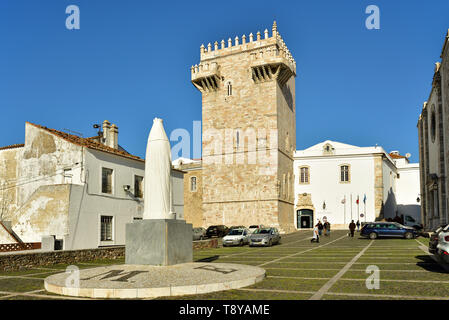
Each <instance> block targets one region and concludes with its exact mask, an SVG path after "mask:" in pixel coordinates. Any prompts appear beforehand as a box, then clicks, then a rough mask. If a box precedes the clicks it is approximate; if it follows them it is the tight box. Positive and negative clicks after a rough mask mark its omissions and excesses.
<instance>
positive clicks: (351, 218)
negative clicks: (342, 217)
mask: <svg viewBox="0 0 449 320" xmlns="http://www.w3.org/2000/svg"><path fill="white" fill-rule="evenodd" d="M351 221H352V193H351Z"/></svg>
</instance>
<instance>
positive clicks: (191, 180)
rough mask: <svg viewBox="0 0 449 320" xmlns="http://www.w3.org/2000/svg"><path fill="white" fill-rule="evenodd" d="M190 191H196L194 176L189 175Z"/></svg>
mask: <svg viewBox="0 0 449 320" xmlns="http://www.w3.org/2000/svg"><path fill="white" fill-rule="evenodd" d="M190 191H191V192H196V177H190Z"/></svg>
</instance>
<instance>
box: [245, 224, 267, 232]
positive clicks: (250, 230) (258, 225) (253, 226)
mask: <svg viewBox="0 0 449 320" xmlns="http://www.w3.org/2000/svg"><path fill="white" fill-rule="evenodd" d="M263 227H264V226H263V225H262V224H255V225H252V226H249V228H248V230H249V232H250V233H254V231H256V230H257V229H261V228H263Z"/></svg>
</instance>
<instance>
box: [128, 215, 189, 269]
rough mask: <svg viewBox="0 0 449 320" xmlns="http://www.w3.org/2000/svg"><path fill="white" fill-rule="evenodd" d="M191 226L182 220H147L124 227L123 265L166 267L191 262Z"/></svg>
mask: <svg viewBox="0 0 449 320" xmlns="http://www.w3.org/2000/svg"><path fill="white" fill-rule="evenodd" d="M192 241H193V240H192V225H191V224H189V223H186V222H185V221H184V220H174V219H154V220H153V219H151V220H140V221H135V222H133V223H128V224H127V225H126V247H125V263H126V264H135V265H153V266H170V265H175V264H180V263H187V262H192V260H193V249H192Z"/></svg>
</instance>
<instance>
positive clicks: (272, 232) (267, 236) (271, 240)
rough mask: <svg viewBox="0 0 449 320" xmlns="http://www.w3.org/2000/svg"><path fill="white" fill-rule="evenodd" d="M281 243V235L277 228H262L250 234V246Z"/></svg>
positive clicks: (268, 245) (269, 245)
mask: <svg viewBox="0 0 449 320" xmlns="http://www.w3.org/2000/svg"><path fill="white" fill-rule="evenodd" d="M279 243H281V235H280V234H279V231H278V229H276V228H260V229H257V230H256V231H254V232H253V233H252V234H251V235H250V236H249V246H250V247H253V246H267V247H271V246H272V245H273V244H279Z"/></svg>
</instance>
